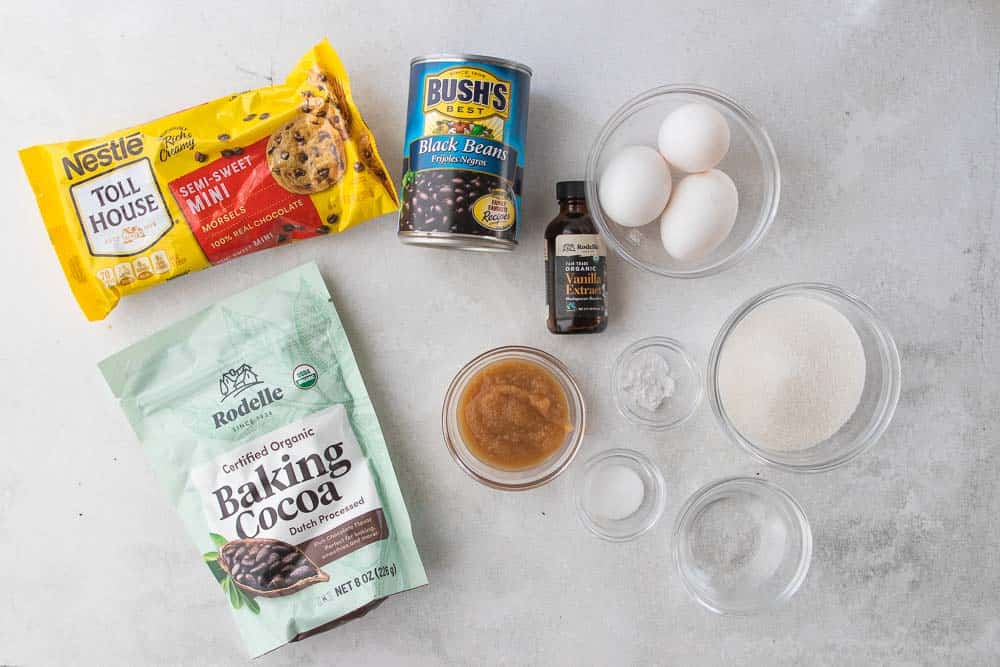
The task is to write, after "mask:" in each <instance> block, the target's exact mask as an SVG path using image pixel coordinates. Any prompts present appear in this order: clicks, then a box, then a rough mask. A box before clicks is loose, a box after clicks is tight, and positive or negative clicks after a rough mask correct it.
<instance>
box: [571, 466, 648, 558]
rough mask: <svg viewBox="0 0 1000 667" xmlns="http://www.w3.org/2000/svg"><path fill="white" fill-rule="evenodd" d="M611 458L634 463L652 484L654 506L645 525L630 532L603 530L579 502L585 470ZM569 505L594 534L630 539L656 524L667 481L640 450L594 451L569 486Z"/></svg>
mask: <svg viewBox="0 0 1000 667" xmlns="http://www.w3.org/2000/svg"><path fill="white" fill-rule="evenodd" d="M611 458H626V459H630V460H632V461H634V462H636V463H638V464H639V465H640V466H642V467H643V468H644V469H645V470H646V471H647V472H649V474H650V477H652V478H653V484H654V486H655V487H656V491H655V493H656V501H655V506H654V507H653V510H652V512H651V513H650V515H649V517H648V520H647V521H646V522H645V525H643V527H642V528H640V529H639V530H637V531H636V532H634V533H629V534H626V535H615V534H612V533H608V532H607V531H605V530H601V528H600V527H599V526H598V525H597V524H596V523H595V522H594V521H593V519H591V517H590V513H589V512H587V510H586V508H585V507H584V505H583V485H584V484H585V483H586V480H587V475H588V473H589V472H590V471H591V470H592V469H593V468H594V467H595V466H597V465H599V464H601V463H604V462H605V461H607V460H608V459H611ZM573 504H574V505H575V506H576V515H577V517H578V518H579V519H580V523H582V524H583V525H584V527H585V528H587V530H589V531H590V532H592V533H593V534H594V535H596V536H597V537H600V538H601V539H604V540H607V541H608V542H630V541H632V540H634V539H636V538H638V537H640V536H641V535H644V534H646V533H648V532H649V531H650V530H652V529H653V527H654V526H655V525H656V524H657V523H659V521H660V518H661V517H662V516H663V512H664V510H665V509H666V507H667V481H666V478H664V476H663V471H662V470H660V467H659V466H658V465H656V464H655V463H653V461H652V460H651V459H650V458H649V457H648V456H646V455H645V454H643V453H642V452H639V451H636V450H634V449H627V448H624V447H617V448H615V449H606V450H604V451H602V452H598V453H597V454H594V455H593V456H592V457H590V458H589V459H588V460H587V461H586V462H585V463H584V464H583V470H582V471H581V472H580V476H579V478H578V479H577V480H576V483H575V484H574V485H573Z"/></svg>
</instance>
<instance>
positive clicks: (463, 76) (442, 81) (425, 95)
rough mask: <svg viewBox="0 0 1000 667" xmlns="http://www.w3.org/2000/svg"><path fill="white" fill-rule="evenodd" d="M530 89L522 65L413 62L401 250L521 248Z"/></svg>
mask: <svg viewBox="0 0 1000 667" xmlns="http://www.w3.org/2000/svg"><path fill="white" fill-rule="evenodd" d="M530 81H531V70H530V69H529V68H527V67H526V66H524V65H521V64H519V63H516V62H512V61H509V60H504V59H501V58H492V57H489V56H474V55H450V54H441V55H434V56H424V57H421V58H414V59H413V60H412V61H411V62H410V99H409V103H408V104H407V110H406V138H405V140H404V142H403V184H402V192H403V201H402V206H401V207H400V210H399V240H400V241H402V242H403V243H409V244H413V245H425V246H437V247H444V248H460V249H463V250H487V251H500V250H512V249H514V248H515V247H516V246H517V225H518V219H519V218H520V217H521V178H522V173H523V171H524V140H525V134H526V130H527V125H528V89H529V84H530Z"/></svg>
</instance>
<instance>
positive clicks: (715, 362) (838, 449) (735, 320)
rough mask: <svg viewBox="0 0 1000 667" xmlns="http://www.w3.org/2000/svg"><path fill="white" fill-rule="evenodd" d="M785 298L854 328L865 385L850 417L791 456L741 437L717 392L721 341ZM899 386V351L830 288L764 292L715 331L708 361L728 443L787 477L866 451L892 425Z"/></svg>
mask: <svg viewBox="0 0 1000 667" xmlns="http://www.w3.org/2000/svg"><path fill="white" fill-rule="evenodd" d="M785 297H808V298H812V299H819V300H821V301H823V302H824V303H826V304H828V305H830V306H833V307H834V308H836V309H837V310H838V311H840V313H841V314H843V315H844V317H846V318H847V319H848V320H849V321H850V323H851V324H852V325H853V326H854V329H855V331H856V332H857V334H858V338H859V339H860V340H861V346H862V348H863V349H864V353H865V384H864V389H863V391H862V394H861V399H860V401H859V402H858V406H857V408H855V410H854V413H853V415H852V416H851V417H850V419H848V420H847V422H845V423H844V425H843V426H841V427H840V430H838V431H837V432H836V433H834V434H833V435H832V436H830V437H829V438H827V439H826V440H824V441H822V442H819V443H817V444H815V445H813V446H812V447H809V448H807V449H800V450H791V451H776V450H773V449H766V448H765V447H762V446H761V445H760V444H758V443H755V442H752V441H751V440H750V439H749V438H747V437H746V436H744V435H743V434H742V433H740V432H739V430H738V429H737V428H736V426H735V425H734V424H733V422H732V421H731V419H730V418H729V415H728V414H727V413H726V406H725V404H724V403H723V401H722V398H721V396H720V391H719V382H718V380H719V358H720V356H721V353H722V349H723V347H725V345H726V340H727V338H728V337H729V335H730V334H731V333H732V332H733V330H734V329H735V328H736V325H738V324H739V323H740V322H741V321H742V320H743V318H745V317H746V316H747V315H748V314H749V313H750V312H751V311H753V310H754V309H755V308H757V307H759V306H760V305H762V304H764V303H767V302H769V301H772V300H774V299H782V298H785ZM900 385H901V378H900V363H899V352H897V350H896V343H895V342H894V341H893V339H892V335H891V334H890V333H889V331H888V329H886V328H885V325H883V324H882V322H881V321H880V320H879V318H878V316H877V315H876V314H875V311H873V310H872V309H871V308H870V307H869V306H868V305H867V304H865V303H864V302H863V301H861V300H860V299H858V298H857V297H856V296H854V295H852V294H849V293H847V292H845V291H844V290H842V289H839V288H837V287H834V286H833V285H824V284H821V283H793V284H790V285H784V286H781V287H776V288H774V289H770V290H767V291H766V292H763V293H761V294H758V295H757V296H755V297H753V298H752V299H750V300H749V301H747V302H746V303H744V304H743V305H741V306H740V307H739V308H737V309H736V312H734V313H733V314H732V315H731V316H730V317H729V319H728V320H727V321H726V323H725V324H723V325H722V329H721V330H720V331H719V335H718V336H717V337H716V339H715V343H714V344H713V345H712V352H711V354H710V355H709V361H708V399H709V402H710V403H711V404H712V412H714V413H715V417H716V420H717V421H718V423H719V426H720V427H721V428H722V430H723V431H724V432H725V433H726V435H727V436H729V439H730V440H732V441H733V442H735V443H736V444H738V445H739V446H740V447H742V448H743V449H745V450H746V451H747V452H749V453H750V454H751V455H752V456H753V457H754V458H756V459H758V460H759V461H763V462H764V463H770V464H772V465H775V466H778V467H779V468H783V469H785V470H790V471H793V472H822V471H826V470H831V469H833V468H836V467H838V466H841V465H844V464H845V463H847V462H848V461H850V460H852V459H853V458H855V457H856V456H858V455H860V454H861V453H862V452H864V451H865V450H867V449H868V448H870V447H871V446H872V445H873V444H875V442H876V441H877V440H878V439H879V437H881V435H882V434H883V433H884V432H885V429H886V428H888V426H889V422H891V421H892V416H893V413H894V412H895V411H896V403H897V402H898V400H899V391H900Z"/></svg>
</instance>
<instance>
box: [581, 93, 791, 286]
mask: <svg viewBox="0 0 1000 667" xmlns="http://www.w3.org/2000/svg"><path fill="white" fill-rule="evenodd" d="M780 191H781V173H780V170H779V167H778V156H777V155H776V154H775V152H774V146H772V145H771V140H770V138H769V137H768V136H767V132H765V130H764V128H763V126H762V125H761V124H760V122H759V121H758V120H757V119H756V118H755V117H754V116H753V115H752V114H751V113H750V112H749V111H747V110H746V109H745V108H743V107H742V106H740V105H739V104H738V103H737V102H736V101H734V100H733V99H731V98H729V97H728V96H726V95H725V94H723V93H721V92H719V91H717V90H712V89H711V88H705V87H703V86H696V85H690V84H678V85H669V86H661V87H659V88H654V89H652V90H649V91H646V92H645V93H642V94H641V95H638V96H637V97H635V98H633V99H631V100H629V101H628V102H626V103H625V104H624V105H623V106H622V107H621V108H620V109H618V111H616V112H615V113H614V114H613V115H612V116H611V118H610V119H609V120H608V122H607V123H605V124H604V127H603V128H602V129H601V132H600V134H599V135H598V137H597V140H596V141H595V142H594V146H593V148H592V149H591V152H590V155H589V157H588V159H587V205H588V208H589V209H590V213H591V215H592V216H593V218H594V220H595V221H596V222H597V226H598V227H599V228H600V230H601V234H602V236H604V238H605V240H606V241H607V243H608V245H610V246H611V247H612V248H614V249H615V251H616V252H617V253H618V254H619V255H621V256H622V257H624V258H625V259H626V260H627V261H628V262H629V263H630V264H632V265H634V266H636V267H638V268H640V269H645V270H646V271H650V272H652V273H656V274H659V275H661V276H668V277H671V278H699V277H702V276H709V275H712V274H715V273H719V272H720V271H724V270H726V269H728V268H730V267H731V266H733V265H734V264H736V263H737V262H739V261H740V260H741V259H743V258H744V257H746V255H747V254H749V252H750V251H751V250H753V248H754V247H756V246H757V244H758V243H760V241H761V239H763V238H764V235H765V234H766V233H767V230H768V228H769V227H770V226H771V222H772V221H773V220H774V216H775V213H776V212H777V210H778V199H779V196H780Z"/></svg>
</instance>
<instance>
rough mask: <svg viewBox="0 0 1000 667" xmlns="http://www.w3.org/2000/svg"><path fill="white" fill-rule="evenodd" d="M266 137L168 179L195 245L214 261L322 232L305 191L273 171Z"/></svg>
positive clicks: (317, 217) (217, 261)
mask: <svg viewBox="0 0 1000 667" xmlns="http://www.w3.org/2000/svg"><path fill="white" fill-rule="evenodd" d="M266 148H267V138H264V139H261V140H260V141H258V142H257V143H254V144H251V145H249V146H247V147H245V148H242V149H241V148H234V149H231V150H229V151H227V155H225V156H223V157H221V158H219V159H218V160H215V161H214V162H210V163H209V164H206V165H205V166H204V167H202V168H200V169H198V170H197V171H193V172H191V173H189V174H185V175H184V176H183V177H181V178H178V179H176V180H174V181H171V182H170V192H172V193H173V195H174V199H176V200H177V205H178V206H179V207H180V209H181V211H182V212H183V213H184V216H185V218H186V219H187V221H188V225H189V226H190V227H191V231H193V232H194V235H195V238H196V239H198V244H199V245H200V246H201V249H202V250H203V251H204V253H205V256H206V257H207V258H208V261H210V262H211V263H212V264H219V263H221V262H225V261H226V260H230V259H233V258H234V257H240V256H241V255H246V254H247V253H251V252H254V251H257V250H263V249H265V248H270V247H272V246H275V245H278V244H281V243H285V242H287V241H291V240H293V239H303V238H308V237H311V236H317V235H318V234H321V233H323V232H324V231H326V230H325V229H324V228H323V227H322V225H323V223H322V221H321V220H320V217H319V214H318V213H317V212H316V207H315V206H314V205H313V203H312V200H311V199H310V198H309V195H300V194H295V193H293V192H289V191H288V190H286V189H285V188H283V187H281V186H280V185H279V184H278V183H277V182H276V181H275V180H274V178H273V177H272V176H271V171H270V168H269V167H268V165H267V159H266V156H265V154H264V151H265V150H266Z"/></svg>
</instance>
